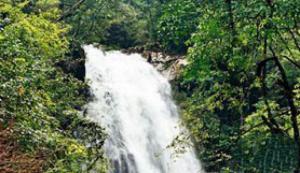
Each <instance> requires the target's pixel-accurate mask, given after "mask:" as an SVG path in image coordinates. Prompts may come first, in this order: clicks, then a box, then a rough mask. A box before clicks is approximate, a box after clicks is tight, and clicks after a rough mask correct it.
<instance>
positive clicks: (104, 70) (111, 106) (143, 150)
mask: <svg viewBox="0 0 300 173" xmlns="http://www.w3.org/2000/svg"><path fill="white" fill-rule="evenodd" d="M84 50H85V52H86V56H87V61H86V80H87V81H88V82H89V84H90V88H91V92H92V94H93V95H94V100H93V101H92V102H91V103H89V104H88V105H87V116H88V117H89V118H90V119H91V120H93V121H96V122H98V123H99V124H100V125H101V126H102V127H104V128H106V132H107V134H108V139H107V140H106V142H105V144H104V150H105V154H106V156H107V157H108V158H109V159H110V161H111V165H112V166H111V167H112V168H111V171H110V172H111V173H199V172H203V171H201V166H200V163H199V162H198V160H197V159H196V156H195V153H194V151H193V148H192V147H190V148H188V149H187V151H186V152H185V153H182V154H180V155H178V156H177V157H174V152H175V151H174V149H173V148H172V147H168V146H169V145H170V144H171V143H172V141H173V140H174V139H175V138H176V137H177V136H178V135H179V133H180V132H181V131H184V128H183V127H181V126H179V119H180V118H179V115H178V111H177V107H176V105H175V104H174V101H173V100H172V98H171V87H170V84H169V83H168V81H167V79H165V78H164V77H163V76H162V75H161V74H160V73H159V72H157V71H156V69H155V68H154V67H152V65H151V64H149V63H147V62H146V61H145V59H144V58H142V57H141V56H140V55H138V54H132V55H127V54H123V53H121V52H120V51H110V52H103V51H101V50H100V49H97V48H95V47H93V46H91V45H88V46H84Z"/></svg>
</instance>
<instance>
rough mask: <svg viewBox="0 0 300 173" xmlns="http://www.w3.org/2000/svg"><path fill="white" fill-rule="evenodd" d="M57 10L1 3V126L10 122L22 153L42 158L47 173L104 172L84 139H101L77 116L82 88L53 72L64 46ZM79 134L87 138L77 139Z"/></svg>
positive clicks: (58, 71) (47, 6)
mask: <svg viewBox="0 0 300 173" xmlns="http://www.w3.org/2000/svg"><path fill="white" fill-rule="evenodd" d="M47 2H48V1H47ZM57 4H58V2H52V1H50V2H49V3H46V2H44V1H38V2H37V3H36V4H29V2H27V1H25V2H23V3H16V2H15V3H12V2H5V3H2V2H1V3H0V11H1V13H0V14H1V16H0V23H1V31H0V71H1V76H0V124H1V125H4V126H5V125H6V124H7V123H8V122H9V121H10V122H11V121H13V122H14V127H13V132H14V137H15V139H16V142H18V143H19V144H20V146H21V147H22V149H23V150H24V151H25V152H29V153H30V152H34V151H41V152H42V153H43V154H44V155H46V156H47V159H48V160H47V162H48V164H47V165H46V167H45V171H46V172H68V173H70V172H87V171H88V169H90V170H92V169H94V170H97V171H98V172H105V170H107V168H106V166H105V165H106V161H105V159H104V158H103V153H102V151H101V147H100V146H99V144H97V145H96V144H93V143H91V145H89V147H87V146H88V145H87V142H88V140H89V138H94V139H97V140H99V141H103V140H104V136H105V135H104V134H103V131H102V129H99V128H98V127H97V125H96V124H93V123H91V122H88V121H87V120H85V119H84V118H83V117H81V116H80V115H79V110H77V109H78V108H79V107H82V106H83V104H85V101H86V98H85V97H84V95H83V93H82V91H83V90H84V89H85V88H86V87H87V86H86V84H85V83H83V82H81V81H79V80H77V79H75V78H73V77H72V76H70V75H67V74H64V73H63V72H62V70H61V69H58V68H56V67H55V64H56V63H57V62H59V61H61V60H63V59H64V58H65V54H66V53H67V52H68V44H69V43H68V40H67V38H66V37H65V35H66V34H67V32H68V27H67V26H65V25H64V24H63V23H58V22H54V21H55V20H54V19H57V17H58V16H59V10H58V7H57ZM43 9H45V10H43ZM37 11H38V12H37ZM97 128H98V129H97ZM90 130H93V131H92V132H93V133H91V132H90ZM78 131H80V133H83V132H86V133H85V136H88V137H89V138H87V137H83V136H84V135H83V134H82V135H81V136H76V135H75V134H78ZM94 133H97V134H98V135H95V134H94ZM93 162H97V163H98V165H101V167H99V168H97V167H96V166H95V165H94V163H93ZM83 165H87V166H86V168H85V167H83ZM87 168H88V169H87Z"/></svg>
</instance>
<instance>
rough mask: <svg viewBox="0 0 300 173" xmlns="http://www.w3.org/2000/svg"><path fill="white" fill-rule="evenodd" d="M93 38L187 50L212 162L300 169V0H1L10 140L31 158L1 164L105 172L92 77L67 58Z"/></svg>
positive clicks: (192, 105)
mask: <svg viewBox="0 0 300 173" xmlns="http://www.w3.org/2000/svg"><path fill="white" fill-rule="evenodd" d="M88 43H99V44H103V45H106V46H108V47H110V48H118V49H120V48H130V47H134V46H140V47H143V48H147V49H156V50H157V49H160V50H161V51H163V52H167V53H172V54H174V53H176V54H185V55H186V57H187V59H188V61H189V65H188V66H187V67H186V68H185V70H184V72H183V73H182V74H181V77H180V78H178V79H176V81H175V85H176V88H177V92H179V93H181V94H182V95H183V96H184V97H181V99H180V100H179V102H180V105H181V106H182V112H183V121H184V123H185V124H186V126H187V127H188V128H189V129H190V132H191V138H192V139H193V140H194V143H195V147H196V149H197V154H198V157H199V158H200V159H201V161H202V162H203V166H204V168H205V169H206V170H207V171H208V172H266V173H269V172H280V173H281V172H282V173H284V172H287V173H288V172H300V139H299V138H300V136H299V133H300V131H299V121H300V118H299V116H298V115H299V106H300V102H299V101H300V100H299V99H300V90H299V88H300V84H299V82H300V69H299V68H300V1H299V0H294V1H287V0H248V1H243V0H220V1H210V0H201V1H200V0H144V1H143V0H123V1H122V0H78V1H74V0H61V1H56V0H50V1H44V0H37V1H32V0H30V1H22V0H19V1H16V0H4V1H1V2H0V72H1V76H0V137H1V138H2V136H6V137H5V138H6V139H5V140H0V150H1V149H2V148H5V147H6V148H7V146H13V147H14V148H16V149H17V150H18V151H17V153H16V154H17V155H19V156H20V157H12V156H9V154H7V156H5V158H3V159H6V160H7V162H9V163H11V164H10V165H9V164H6V166H2V165H1V161H0V172H5V171H13V169H14V168H15V167H17V168H19V169H20V170H22V168H23V169H24V165H21V164H22V163H23V162H21V164H20V163H18V164H15V163H16V162H17V161H18V160H20V159H23V160H31V162H32V163H25V162H24V163H25V164H28V165H32V166H31V167H32V168H33V169H34V170H31V171H30V170H29V171H28V172H34V171H36V170H39V172H89V171H90V170H97V171H98V172H105V170H106V169H107V168H106V164H105V162H106V161H105V159H104V158H103V155H102V151H101V145H102V142H101V141H103V138H104V136H105V135H104V134H103V132H102V129H101V128H100V127H98V126H97V125H96V124H93V123H91V122H89V121H88V120H86V119H85V118H84V116H81V115H80V113H79V112H80V111H82V109H83V108H82V107H83V105H84V104H85V103H86V101H87V99H88V98H89V95H88V93H87V91H86V90H87V86H86V84H85V83H84V82H82V81H81V80H79V79H77V78H76V77H78V76H77V75H76V74H75V77H74V75H73V74H72V73H65V72H70V70H66V69H65V65H61V64H65V63H67V64H69V65H70V64H71V65H72V62H76V61H78V58H79V60H80V58H82V57H81V56H80V45H82V44H88ZM62 62H63V63H62ZM12 141H14V142H12ZM86 143H92V144H93V145H91V146H90V147H87V146H86V145H85V144H86ZM13 155H14V154H13ZM0 159H1V157H0ZM37 160H41V162H37ZM16 172H18V170H17V171H16Z"/></svg>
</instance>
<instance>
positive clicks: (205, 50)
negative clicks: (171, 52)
mask: <svg viewBox="0 0 300 173" xmlns="http://www.w3.org/2000/svg"><path fill="white" fill-rule="evenodd" d="M198 9H199V10H200V13H201V16H200V18H199V20H198V21H199V26H198V29H197V31H196V32H195V33H193V35H192V37H191V39H190V40H189V41H188V43H189V44H190V45H192V46H191V48H190V49H189V51H188V60H189V62H190V63H189V65H188V67H187V69H186V71H185V73H184V75H183V78H184V82H183V86H185V87H186V88H192V89H193V90H192V91H191V90H190V91H188V93H189V94H190V95H192V97H190V98H187V99H186V101H185V102H184V103H183V106H184V110H185V111H184V119H185V122H186V125H187V126H188V127H189V129H190V131H191V133H192V135H193V136H194V138H195V141H196V147H197V149H198V151H199V156H200V158H201V159H202V160H203V162H204V164H203V165H204V166H205V168H206V169H207V170H208V171H216V172H219V171H221V172H222V171H224V172H226V171H227V172H228V171H229V172H230V171H233V172H292V171H293V170H297V169H299V168H298V166H297V164H298V163H297V159H298V158H299V156H298V155H297V154H295V153H297V152H298V148H299V145H298V144H297V141H298V140H296V139H295V136H296V138H297V134H296V133H295V131H297V129H296V127H295V126H294V125H293V123H294V122H297V121H299V118H296V119H294V120H293V118H292V117H293V116H294V115H296V116H297V115H298V114H299V98H297V97H295V94H294V93H295V92H297V91H298V90H295V89H296V88H297V86H298V85H299V83H298V81H297V78H298V77H299V75H300V71H299V65H298V64H297V63H298V62H299V55H300V54H299V53H300V49H299V43H300V37H299V25H298V24H297V20H298V19H299V17H300V16H299V13H297V11H299V10H300V9H299V2H298V1H297V2H296V1H293V2H287V1H284V0H278V1H260V0H251V1H247V2H246V1H239V0H229V1H218V2H211V1H202V3H201V5H200V6H199V8H198ZM293 106H296V111H294V113H293V112H292V109H293ZM296 126H298V125H296ZM282 163H285V164H282Z"/></svg>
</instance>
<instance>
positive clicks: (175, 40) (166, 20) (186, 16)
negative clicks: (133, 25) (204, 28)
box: [157, 0, 199, 53]
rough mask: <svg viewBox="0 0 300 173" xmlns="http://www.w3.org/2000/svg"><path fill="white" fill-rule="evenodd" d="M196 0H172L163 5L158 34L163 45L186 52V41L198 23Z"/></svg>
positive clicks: (173, 50)
mask: <svg viewBox="0 0 300 173" xmlns="http://www.w3.org/2000/svg"><path fill="white" fill-rule="evenodd" d="M198 4H199V2H197V1H196V0H185V1H182V0H172V1H169V2H167V3H166V4H164V5H163V8H162V14H161V16H160V18H159V19H158V20H159V21H158V29H157V30H158V35H159V39H160V42H161V43H162V45H163V47H164V48H165V49H166V50H168V51H171V52H179V53H180V52H185V51H186V49H187V46H186V45H185V42H186V41H187V40H188V39H189V38H190V36H191V34H192V33H193V32H194V31H195V30H196V27H197V24H198V16H199V12H198V8H197V7H198Z"/></svg>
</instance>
